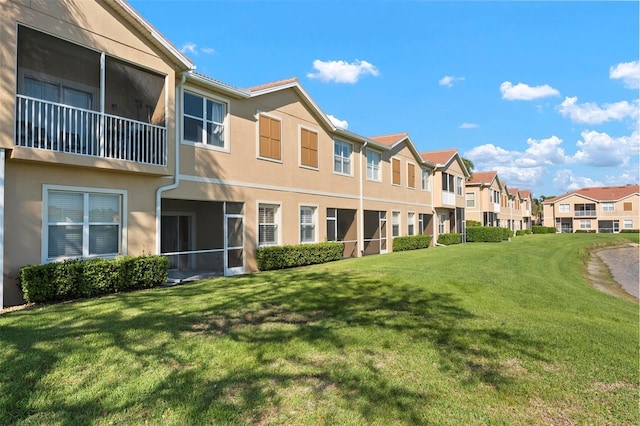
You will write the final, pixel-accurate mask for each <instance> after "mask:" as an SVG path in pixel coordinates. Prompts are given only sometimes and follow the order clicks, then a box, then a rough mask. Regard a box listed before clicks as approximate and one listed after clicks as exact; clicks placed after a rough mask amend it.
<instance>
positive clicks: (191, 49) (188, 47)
mask: <svg viewBox="0 0 640 426" xmlns="http://www.w3.org/2000/svg"><path fill="white" fill-rule="evenodd" d="M180 51H181V52H182V53H191V54H194V55H197V54H198V50H197V49H196V44H195V43H185V44H184V45H183V46H182V48H181V49H180Z"/></svg>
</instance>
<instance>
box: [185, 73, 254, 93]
mask: <svg viewBox="0 0 640 426" xmlns="http://www.w3.org/2000/svg"><path fill="white" fill-rule="evenodd" d="M186 76H187V79H188V80H192V81H194V82H197V83H198V84H200V85H202V86H205V87H207V88H211V89H212V90H215V91H217V92H223V93H225V94H227V95H232V96H234V97H236V98H241V99H248V98H250V97H251V92H248V91H246V90H243V89H240V88H238V87H233V86H230V85H228V84H225V83H223V82H221V81H217V80H214V79H212V78H209V77H207V76H205V75H202V74H198V73H195V72H193V71H190V72H188V73H187V74H186Z"/></svg>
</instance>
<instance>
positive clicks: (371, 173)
mask: <svg viewBox="0 0 640 426" xmlns="http://www.w3.org/2000/svg"><path fill="white" fill-rule="evenodd" d="M381 161H382V154H380V153H379V152H377V151H372V150H370V149H367V179H369V180H375V181H380V180H381V176H380V162H381Z"/></svg>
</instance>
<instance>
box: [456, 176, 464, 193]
mask: <svg viewBox="0 0 640 426" xmlns="http://www.w3.org/2000/svg"><path fill="white" fill-rule="evenodd" d="M462 189H463V186H462V178H461V177H459V176H458V177H456V194H458V197H462Z"/></svg>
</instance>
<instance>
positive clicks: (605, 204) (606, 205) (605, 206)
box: [602, 203, 614, 212]
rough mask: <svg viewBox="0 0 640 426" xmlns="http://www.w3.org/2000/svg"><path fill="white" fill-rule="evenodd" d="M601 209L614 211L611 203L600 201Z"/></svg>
mask: <svg viewBox="0 0 640 426" xmlns="http://www.w3.org/2000/svg"><path fill="white" fill-rule="evenodd" d="M602 211H603V212H612V211H614V206H613V203H602Z"/></svg>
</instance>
